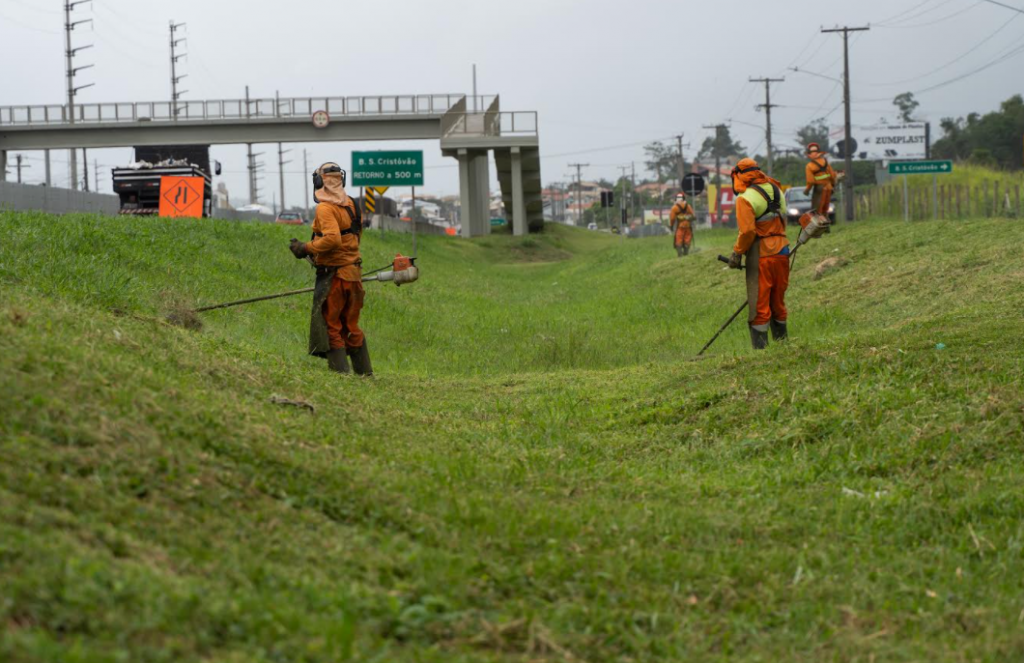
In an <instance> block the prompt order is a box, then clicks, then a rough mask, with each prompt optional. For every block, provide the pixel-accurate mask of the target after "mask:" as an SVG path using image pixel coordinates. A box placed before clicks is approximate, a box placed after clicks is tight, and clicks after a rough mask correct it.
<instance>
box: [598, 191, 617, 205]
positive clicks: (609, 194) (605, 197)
mask: <svg viewBox="0 0 1024 663" xmlns="http://www.w3.org/2000/svg"><path fill="white" fill-rule="evenodd" d="M601 207H615V192H614V191H602V192H601Z"/></svg>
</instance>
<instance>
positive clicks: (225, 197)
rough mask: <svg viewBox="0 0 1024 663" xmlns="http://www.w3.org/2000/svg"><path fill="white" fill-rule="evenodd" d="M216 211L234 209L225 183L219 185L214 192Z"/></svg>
mask: <svg viewBox="0 0 1024 663" xmlns="http://www.w3.org/2000/svg"><path fill="white" fill-rule="evenodd" d="M213 207H214V209H234V208H233V207H232V206H231V195H230V194H229V193H228V185H227V184H225V183H224V182H218V183H217V189H216V191H214V192H213Z"/></svg>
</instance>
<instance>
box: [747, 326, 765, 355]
mask: <svg viewBox="0 0 1024 663" xmlns="http://www.w3.org/2000/svg"><path fill="white" fill-rule="evenodd" d="M765 326H767V325H765ZM750 344H751V345H753V346H754V349H755V350H764V349H765V348H767V347H768V330H767V329H765V330H760V329H755V328H754V326H753V325H751V327H750Z"/></svg>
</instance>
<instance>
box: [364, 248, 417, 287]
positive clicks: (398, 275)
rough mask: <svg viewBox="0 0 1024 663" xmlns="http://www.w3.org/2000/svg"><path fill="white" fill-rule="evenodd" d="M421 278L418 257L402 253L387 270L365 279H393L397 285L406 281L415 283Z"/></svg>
mask: <svg viewBox="0 0 1024 663" xmlns="http://www.w3.org/2000/svg"><path fill="white" fill-rule="evenodd" d="M419 278H420V269H419V267H417V266H416V258H409V257H408V256H403V255H402V254H401V253H399V254H398V255H396V256H395V261H394V262H393V263H391V269H390V270H388V271H386V272H381V273H379V274H375V275H374V276H367V277H366V278H364V279H363V281H391V282H393V283H394V284H395V285H397V286H401V285H403V284H405V283H415V282H416V281H418V280H419Z"/></svg>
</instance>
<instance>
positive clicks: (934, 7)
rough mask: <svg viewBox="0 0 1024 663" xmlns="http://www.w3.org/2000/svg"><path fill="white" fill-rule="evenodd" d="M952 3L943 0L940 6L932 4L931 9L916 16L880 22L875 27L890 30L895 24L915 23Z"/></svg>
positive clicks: (948, 0) (950, 0) (949, 0)
mask: <svg viewBox="0 0 1024 663" xmlns="http://www.w3.org/2000/svg"><path fill="white" fill-rule="evenodd" d="M952 1H953V0H942V2H939V3H938V4H935V3H932V6H931V7H929V8H928V9H925V10H924V11H921V12H918V13H916V14H911V15H910V16H904V17H903V18H901V19H899V20H895V19H889V20H887V21H880V22H878V23H874V24H873V25H875V26H877V27H882V28H888V27H893V26H892V24H893V23H906V22H907V21H913V20H914V19H915V18H920V17H922V16H924V15H925V14H930V13H932V12H933V11H935V10H937V9H941V8H942V7H945V6H946V5H948V4H949V3H950V2H952Z"/></svg>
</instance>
